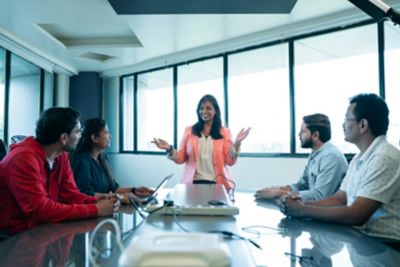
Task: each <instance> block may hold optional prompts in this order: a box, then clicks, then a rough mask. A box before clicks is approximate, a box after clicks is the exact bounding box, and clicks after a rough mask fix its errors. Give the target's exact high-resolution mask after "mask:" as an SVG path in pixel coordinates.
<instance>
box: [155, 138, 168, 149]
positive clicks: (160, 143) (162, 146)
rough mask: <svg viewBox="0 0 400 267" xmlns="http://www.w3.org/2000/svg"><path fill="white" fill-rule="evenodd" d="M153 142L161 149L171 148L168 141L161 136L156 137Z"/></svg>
mask: <svg viewBox="0 0 400 267" xmlns="http://www.w3.org/2000/svg"><path fill="white" fill-rule="evenodd" d="M151 142H152V143H154V144H155V145H156V146H157V147H158V148H159V149H169V148H170V146H171V145H170V144H168V142H167V141H165V140H163V139H160V138H154V139H153V141H151Z"/></svg>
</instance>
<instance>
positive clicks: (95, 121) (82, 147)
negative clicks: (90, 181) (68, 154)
mask: <svg viewBox="0 0 400 267" xmlns="http://www.w3.org/2000/svg"><path fill="white" fill-rule="evenodd" d="M106 126H107V123H106V121H105V120H103V119H101V118H91V119H88V120H86V121H85V125H84V128H83V131H82V137H81V139H80V140H79V143H78V146H77V148H76V153H81V152H87V153H90V152H91V151H92V149H93V146H94V144H93V142H92V135H93V134H94V135H95V136H99V135H100V132H101V131H102V130H104V129H105V128H106ZM97 160H98V161H99V164H100V166H101V167H102V168H103V170H104V173H105V175H106V176H107V178H108V179H109V181H110V182H111V183H113V184H114V183H115V181H114V178H113V177H112V174H111V170H110V166H109V164H108V160H107V154H106V153H105V152H101V153H100V155H99V157H98V158H97Z"/></svg>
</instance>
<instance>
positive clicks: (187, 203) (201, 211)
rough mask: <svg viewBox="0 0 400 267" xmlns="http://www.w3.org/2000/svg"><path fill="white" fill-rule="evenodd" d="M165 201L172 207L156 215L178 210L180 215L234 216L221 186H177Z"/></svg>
mask: <svg viewBox="0 0 400 267" xmlns="http://www.w3.org/2000/svg"><path fill="white" fill-rule="evenodd" d="M166 199H167V200H170V201H173V204H174V206H173V207H165V208H163V209H159V210H157V211H156V213H160V214H173V213H174V212H176V210H177V209H178V210H179V213H180V214H181V215H236V214H239V209H238V208H237V207H235V206H234V205H233V203H232V201H231V200H230V199H229V196H228V194H227V193H226V190H225V187H224V186H223V185H221V184H210V185H208V184H178V185H176V186H175V188H174V189H173V191H172V192H171V193H170V194H168V196H167V198H166ZM161 206H162V204H161V203H160V204H157V205H149V206H148V207H147V210H148V211H152V210H156V209H157V208H160V207H161Z"/></svg>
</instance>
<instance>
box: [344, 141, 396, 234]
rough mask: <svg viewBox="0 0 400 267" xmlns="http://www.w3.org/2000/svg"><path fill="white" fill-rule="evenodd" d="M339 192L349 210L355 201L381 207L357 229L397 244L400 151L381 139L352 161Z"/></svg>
mask: <svg viewBox="0 0 400 267" xmlns="http://www.w3.org/2000/svg"><path fill="white" fill-rule="evenodd" d="M340 190H342V191H345V192H346V195H347V205H348V206H351V205H352V204H353V203H354V201H355V200H356V198H357V197H364V198H368V199H372V200H375V201H379V202H381V203H382V205H381V206H380V208H379V209H378V210H376V211H375V213H374V214H373V215H372V216H371V218H370V219H369V220H368V221H367V223H366V224H364V225H363V226H362V227H360V230H362V231H363V232H365V233H367V234H370V235H373V236H379V237H385V238H391V239H397V240H400V151H399V150H398V149H397V148H396V147H394V146H393V145H391V144H389V143H388V142H387V141H386V136H384V135H381V136H379V137H377V138H375V140H374V141H373V142H372V144H371V145H370V146H369V147H368V149H367V150H366V151H365V152H364V153H363V154H362V155H360V154H358V155H356V156H355V157H354V159H353V160H352V161H351V163H350V166H349V170H348V171H347V174H346V176H345V178H344V180H343V183H342V185H341V187H340Z"/></svg>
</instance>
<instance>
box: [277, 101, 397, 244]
mask: <svg viewBox="0 0 400 267" xmlns="http://www.w3.org/2000/svg"><path fill="white" fill-rule="evenodd" d="M388 125H389V109H388V107H387V105H386V103H385V101H384V100H383V99H382V98H380V97H379V96H377V95H375V94H360V95H356V96H354V97H353V98H351V99H350V105H349V107H348V109H347V112H346V117H345V120H344V122H343V130H344V135H345V140H346V141H348V142H350V143H353V144H355V145H356V146H357V147H358V149H359V150H360V152H359V153H358V154H357V155H356V156H355V157H354V159H353V160H352V161H351V163H350V166H349V169H348V172H347V174H346V176H345V178H344V180H343V183H342V185H341V187H340V190H339V191H338V192H337V193H336V194H335V195H333V196H331V197H329V198H327V199H324V200H319V201H307V202H303V201H301V200H299V199H295V198H290V197H288V198H287V199H286V200H285V202H284V204H283V206H282V211H283V212H284V213H285V214H286V215H289V216H293V217H308V218H314V219H318V220H322V221H328V222H333V223H340V224H347V225H352V226H359V229H360V230H362V231H363V232H365V233H366V234H369V235H372V236H376V237H380V238H383V239H386V238H388V239H392V240H393V239H394V240H395V241H397V242H399V241H400V194H399V193H398V192H399V191H400V151H399V150H398V149H397V148H395V147H394V146H393V145H391V144H389V143H388V142H387V141H386V136H385V135H386V132H387V129H388ZM397 244H398V243H397Z"/></svg>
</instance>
